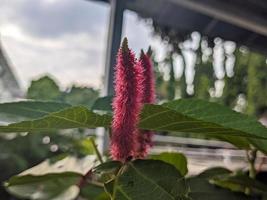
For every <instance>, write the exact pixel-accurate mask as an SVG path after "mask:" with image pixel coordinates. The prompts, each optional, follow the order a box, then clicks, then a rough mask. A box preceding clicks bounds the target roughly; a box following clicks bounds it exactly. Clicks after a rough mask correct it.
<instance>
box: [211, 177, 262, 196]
mask: <svg viewBox="0 0 267 200" xmlns="http://www.w3.org/2000/svg"><path fill="white" fill-rule="evenodd" d="M209 182H210V183H212V184H215V185H218V186H220V187H223V188H227V189H230V190H232V191H235V192H243V193H245V192H246V190H247V189H249V191H250V192H252V193H255V194H258V193H259V194H262V193H267V185H264V184H263V183H261V182H259V181H257V180H255V179H251V178H250V177H248V176H247V175H245V174H223V175H217V176H214V177H213V178H211V179H210V180H209Z"/></svg>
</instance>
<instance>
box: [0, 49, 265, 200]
mask: <svg viewBox="0 0 267 200" xmlns="http://www.w3.org/2000/svg"><path fill="white" fill-rule="evenodd" d="M127 48H128V47H127ZM120 51H121V53H122V55H121V56H118V59H121V60H119V63H121V64H125V63H127V62H125V59H126V60H127V59H129V58H130V60H131V61H133V62H135V61H134V59H132V57H131V54H130V53H129V50H128V49H126V47H125V46H123V48H122V49H121V50H120ZM125 53H129V54H127V56H125V55H124V54H125ZM129 55H130V56H129ZM129 63H130V62H129ZM129 63H128V64H129ZM130 64H131V65H132V64H134V63H130ZM130 64H129V65H130ZM139 64H140V63H139ZM127 66H128V65H127ZM127 66H126V67H127ZM124 67H125V66H124ZM132 67H133V66H132ZM131 69H133V70H135V69H134V67H133V68H131ZM122 70H124V68H122ZM139 72H140V71H136V73H133V74H132V75H133V76H135V75H136V74H138V73H139ZM129 73H132V72H129ZM120 75H121V74H120ZM121 80H123V77H120V79H119V80H118V79H117V81H118V82H120V81H121ZM138 80H139V79H135V78H133V77H132V79H131V81H133V82H134V81H137V83H138ZM140 80H141V79H140ZM140 80H139V81H140ZM132 86H134V87H139V86H138V84H137V85H131V87H130V89H131V90H133V89H134V88H133V87H132ZM121 87H123V86H121V85H120V88H119V89H116V92H118V91H120V92H121ZM124 89H125V88H124ZM128 89H129V88H128ZM139 89H140V88H139ZM123 91H124V90H123ZM128 92H129V91H128ZM135 92H136V93H135V94H138V90H136V91H135ZM125 94H126V95H127V96H123V97H124V98H126V97H127V98H130V97H131V98H136V97H135V96H134V95H132V94H130V93H127V92H125V91H124V93H123V95H125ZM117 95H118V94H117ZM120 95H121V94H120ZM124 98H118V96H117V98H115V101H116V100H118V99H119V100H124ZM131 100H132V99H131ZM137 100H138V99H137ZM124 103H125V102H124ZM136 103H140V101H139V100H138V101H136ZM143 103H144V102H143ZM109 104H110V97H104V98H101V99H98V100H97V101H96V103H95V105H94V106H93V107H92V109H89V108H88V107H85V106H79V105H77V106H71V105H68V104H63V103H53V102H41V101H24V102H13V103H4V104H0V117H1V120H2V119H3V120H4V119H6V117H7V116H8V118H9V121H12V120H13V122H11V123H9V124H7V125H1V126H0V133H1V136H5V135H8V134H9V133H14V132H16V133H22V132H30V133H31V134H39V133H42V132H47V131H49V132H50V131H52V132H55V131H58V130H65V129H75V128H76V129H77V128H97V127H104V128H106V129H110V128H111V127H112V128H113V132H111V139H112V142H113V143H112V145H113V147H112V148H114V146H115V147H116V148H117V146H116V145H117V144H116V142H121V141H122V142H124V141H123V138H119V139H120V140H119V141H118V138H115V139H114V138H112V137H115V136H114V135H113V136H112V133H114V126H116V128H117V125H118V122H117V121H116V124H115V125H114V117H113V114H114V115H115V114H116V112H114V113H113V114H112V112H111V110H110V106H109ZM118 105H119V104H118ZM118 105H116V104H114V101H113V107H116V106H117V107H116V109H120V108H118ZM126 105H127V104H126ZM101 108H103V109H101ZM122 108H123V106H122ZM129 109H131V108H129ZM99 111H100V112H99ZM119 111H120V112H119V113H120V114H125V113H123V112H122V111H121V110H119ZM131 111H134V112H136V111H138V114H139V117H138V120H137V124H136V126H137V127H131V128H133V129H135V128H136V130H137V131H139V132H140V133H142V134H147V133H148V132H149V133H150V132H151V131H166V132H172V133H173V134H174V135H175V134H177V135H179V134H180V133H190V134H191V135H203V136H205V137H206V138H216V139H218V140H223V141H226V142H229V143H231V144H233V145H235V146H236V147H237V148H239V149H243V150H244V151H247V152H248V160H249V165H250V173H249V175H247V174H246V173H245V172H242V171H241V172H232V171H230V170H228V169H224V168H211V169H208V170H206V171H204V172H202V173H201V174H199V175H196V176H188V175H187V172H188V169H187V160H186V157H185V156H184V155H183V154H180V153H170V152H169V153H166V152H165V153H161V154H159V155H152V156H148V157H145V158H143V157H142V158H141V159H139V158H138V156H139V155H138V156H137V157H136V154H135V153H134V152H131V149H129V150H127V152H126V151H125V152H124V153H123V154H119V153H120V152H117V149H116V151H115V153H114V149H113V152H112V153H113V154H115V155H113V159H114V160H111V159H110V155H109V154H107V155H101V154H100V152H99V151H98V149H97V145H96V144H95V142H94V140H93V139H92V138H90V139H89V140H88V142H89V143H90V144H91V147H92V148H93V149H94V153H95V155H90V156H87V157H85V158H77V157H73V156H69V157H66V156H62V155H61V156H57V157H56V158H52V159H48V160H46V161H44V162H43V163H41V164H39V165H37V166H35V167H33V168H31V169H29V170H26V171H25V172H23V173H21V174H19V175H17V176H13V177H11V178H10V179H9V180H8V181H6V182H5V187H6V189H7V191H9V192H10V193H11V194H13V195H15V196H17V197H19V198H22V199H40V200H51V199H52V200H56V199H57V200H58V199H64V200H71V199H88V200H89V199H90V200H92V199H93V200H109V199H111V200H114V199H115V200H146V199H148V200H151V199H153V200H189V199H193V200H206V199H209V200H223V199H230V200H239V199H240V200H243V199H244V200H246V199H256V198H260V199H264V198H266V195H267V194H266V191H267V190H266V188H267V186H266V185H265V183H263V182H260V181H257V180H256V179H255V173H256V171H255V164H254V163H255V158H256V152H257V151H261V152H262V153H264V154H267V129H266V128H265V127H264V126H262V125H261V124H260V123H259V122H258V121H257V119H256V118H253V117H249V116H246V115H243V114H241V113H237V112H235V111H232V110H231V109H229V108H227V107H224V106H222V105H219V104H216V103H210V102H206V101H204V100H198V99H180V100H173V101H169V102H166V103H163V104H151V103H147V104H144V105H143V106H141V107H140V108H139V107H135V109H134V110H131ZM117 113H118V112H117ZM127 116H128V115H127ZM127 116H126V117H127ZM130 116H131V115H130ZM123 117H125V116H117V118H116V120H118V119H121V118H122V119H123ZM131 117H132V116H131ZM133 117H135V116H133ZM112 119H113V122H112ZM132 122H133V123H135V122H136V120H131V123H132ZM122 125H124V124H123V123H122ZM134 131H135V130H134ZM118 135H119V136H120V134H118ZM133 138H134V137H133ZM122 147H123V146H122ZM119 148H121V147H119ZM128 155H129V156H128Z"/></svg>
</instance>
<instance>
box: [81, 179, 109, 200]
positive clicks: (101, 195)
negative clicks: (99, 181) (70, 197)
mask: <svg viewBox="0 0 267 200" xmlns="http://www.w3.org/2000/svg"><path fill="white" fill-rule="evenodd" d="M80 196H81V197H82V198H84V199H87V200H110V198H109V196H108V194H107V193H106V192H105V190H104V186H99V185H95V184H90V183H89V184H87V185H86V186H85V187H83V188H82V189H81V193H80Z"/></svg>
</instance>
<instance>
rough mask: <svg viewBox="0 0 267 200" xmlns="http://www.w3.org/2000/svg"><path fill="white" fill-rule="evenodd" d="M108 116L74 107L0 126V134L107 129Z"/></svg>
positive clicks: (84, 108)
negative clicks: (38, 117) (71, 129)
mask: <svg viewBox="0 0 267 200" xmlns="http://www.w3.org/2000/svg"><path fill="white" fill-rule="evenodd" d="M110 121H111V117H110V116H109V115H100V114H96V113H93V112H92V111H89V110H88V109H87V108H86V107H84V106H74V107H70V108H67V109H65V110H62V111H59V112H53V113H49V114H48V115H46V116H44V117H43V118H40V119H36V120H31V121H22V122H18V123H13V124H9V125H7V126H0V132H29V131H51V130H57V129H70V128H96V127H108V126H109V124H110Z"/></svg>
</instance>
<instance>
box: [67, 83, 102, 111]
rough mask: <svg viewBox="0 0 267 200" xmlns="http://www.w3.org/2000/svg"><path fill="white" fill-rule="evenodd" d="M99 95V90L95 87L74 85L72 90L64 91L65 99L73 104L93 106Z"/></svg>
mask: <svg viewBox="0 0 267 200" xmlns="http://www.w3.org/2000/svg"><path fill="white" fill-rule="evenodd" d="M98 96H99V91H98V90H95V89H93V88H86V87H83V88H82V87H77V86H72V88H71V89H70V91H67V92H64V95H63V101H64V102H66V103H69V104H72V105H79V104H81V105H85V106H87V107H89V108H90V107H91V106H92V105H93V103H94V102H95V100H96V99H97V98H98Z"/></svg>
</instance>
